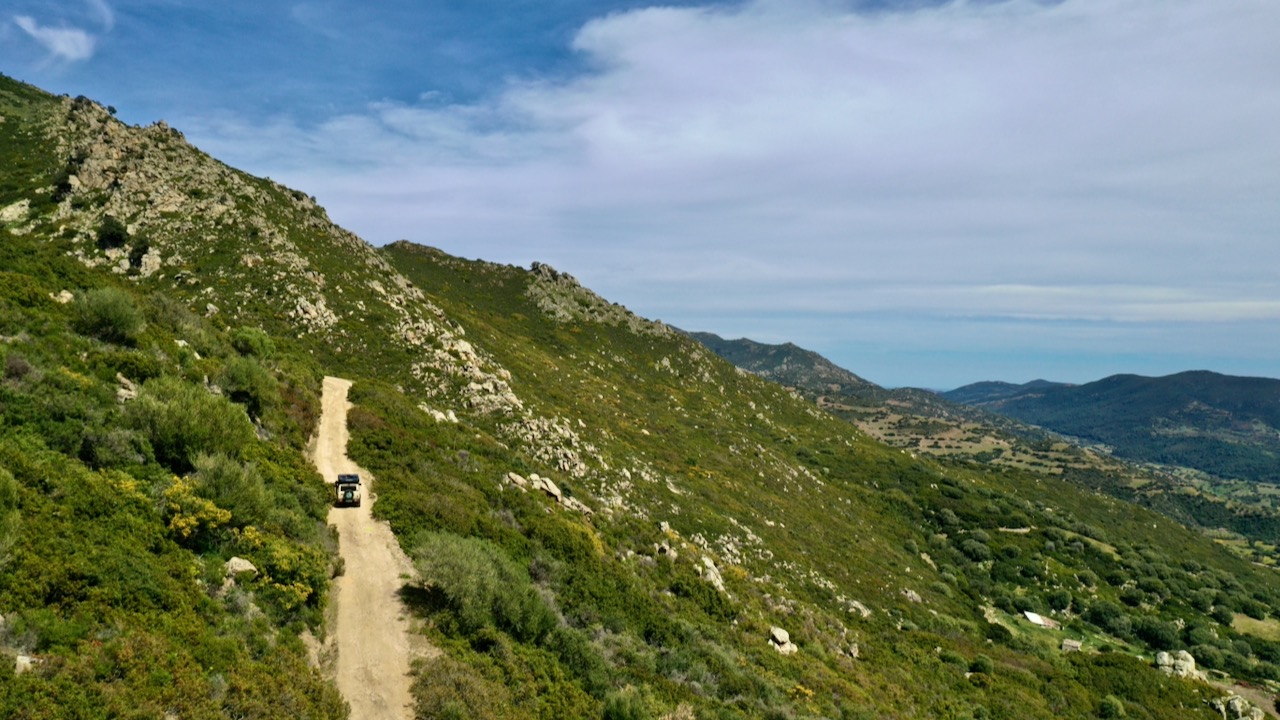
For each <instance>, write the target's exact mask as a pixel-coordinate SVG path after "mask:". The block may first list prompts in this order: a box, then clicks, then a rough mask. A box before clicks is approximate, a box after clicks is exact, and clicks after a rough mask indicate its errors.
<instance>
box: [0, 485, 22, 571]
mask: <svg viewBox="0 0 1280 720" xmlns="http://www.w3.org/2000/svg"><path fill="white" fill-rule="evenodd" d="M17 534H18V482H17V481H16V480H14V478H13V473H11V472H9V471H8V470H6V469H4V468H2V467H0V567H4V563H5V560H6V559H7V555H8V552H9V548H11V547H13V543H14V542H15V541H16V540H17V539H18V538H17Z"/></svg>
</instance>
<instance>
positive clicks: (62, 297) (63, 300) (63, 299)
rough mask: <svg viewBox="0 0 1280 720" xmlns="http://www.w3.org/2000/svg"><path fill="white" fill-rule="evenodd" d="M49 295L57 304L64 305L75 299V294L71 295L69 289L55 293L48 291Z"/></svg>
mask: <svg viewBox="0 0 1280 720" xmlns="http://www.w3.org/2000/svg"><path fill="white" fill-rule="evenodd" d="M49 297H50V298H52V299H53V301H54V302H56V303H58V304H59V305H66V304H67V303H69V302H71V301H72V300H75V299H76V296H75V295H72V294H71V291H70V290H63V291H62V292H60V293H58V294H57V295H54V294H53V293H49Z"/></svg>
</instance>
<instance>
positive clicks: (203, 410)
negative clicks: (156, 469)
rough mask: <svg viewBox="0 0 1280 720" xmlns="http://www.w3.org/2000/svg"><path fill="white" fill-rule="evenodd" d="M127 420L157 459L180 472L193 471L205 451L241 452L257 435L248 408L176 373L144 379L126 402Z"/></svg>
mask: <svg viewBox="0 0 1280 720" xmlns="http://www.w3.org/2000/svg"><path fill="white" fill-rule="evenodd" d="M125 422H126V424H127V425H128V426H129V427H132V428H134V429H136V430H138V431H140V432H142V433H143V435H144V436H146V438H147V439H148V440H149V441H150V443H151V447H152V448H153V449H154V450H155V454H156V459H157V460H159V461H160V462H162V463H164V464H165V465H167V466H169V468H170V469H172V470H173V471H174V472H178V473H185V472H188V471H190V470H191V469H192V468H193V467H194V463H195V459H196V458H197V457H199V456H200V455H202V454H213V453H221V454H224V455H228V456H230V457H238V456H239V455H240V451H241V448H242V447H243V446H244V445H246V444H248V443H249V442H252V441H253V439H254V430H253V424H252V423H251V422H249V416H248V415H246V414H245V412H244V408H242V407H240V406H238V405H236V404H234V403H232V402H230V401H228V400H227V399H226V398H222V397H218V396H217V395H212V394H210V393H209V392H208V391H207V390H205V389H204V388H202V387H200V386H199V385H192V384H189V383H184V382H182V381H181V380H178V379H176V378H172V377H162V378H156V379H154V380H148V381H147V382H146V383H144V384H143V386H142V389H141V390H140V391H139V393H138V398H137V399H136V400H134V401H133V402H131V403H129V404H128V405H127V406H126V407H125Z"/></svg>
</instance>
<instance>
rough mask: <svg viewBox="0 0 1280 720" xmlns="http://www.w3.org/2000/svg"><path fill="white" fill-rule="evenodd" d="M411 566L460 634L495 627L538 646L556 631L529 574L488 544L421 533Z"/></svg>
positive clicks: (481, 541) (546, 607)
mask: <svg viewBox="0 0 1280 720" xmlns="http://www.w3.org/2000/svg"><path fill="white" fill-rule="evenodd" d="M413 558H414V563H415V564H416V565H417V567H418V571H419V573H420V574H421V576H422V577H424V578H428V579H429V580H428V582H429V583H430V585H429V588H428V590H429V591H430V590H434V591H437V592H439V593H441V594H442V595H443V596H444V599H445V600H446V602H447V605H448V607H449V609H450V610H451V611H452V612H453V615H454V617H456V618H457V620H458V622H459V625H460V626H461V627H460V629H461V630H462V631H463V632H465V633H473V632H476V631H478V630H481V629H483V628H486V627H495V628H498V629H500V630H502V631H504V632H507V633H509V634H510V635H511V636H512V637H515V638H516V639H518V640H521V641H525V642H537V641H539V640H541V639H542V638H543V637H544V636H546V634H547V633H548V632H550V631H551V629H552V628H553V627H555V625H556V616H555V613H554V612H553V611H552V609H551V607H550V606H549V605H548V604H547V601H546V600H544V599H543V598H542V596H541V595H539V594H538V592H537V591H536V590H535V589H534V587H533V585H532V584H531V583H530V581H529V573H528V571H527V570H525V568H523V567H521V566H520V565H518V564H516V563H515V561H513V560H511V558H509V557H508V556H507V555H506V554H505V553H503V552H502V550H501V549H500V548H499V547H498V546H496V545H494V544H493V543H491V542H489V541H487V540H482V539H480V538H463V537H459V536H457V535H453V534H450V533H425V534H423V535H422V536H421V537H420V538H419V539H418V541H417V543H416V545H415V547H414V552H413Z"/></svg>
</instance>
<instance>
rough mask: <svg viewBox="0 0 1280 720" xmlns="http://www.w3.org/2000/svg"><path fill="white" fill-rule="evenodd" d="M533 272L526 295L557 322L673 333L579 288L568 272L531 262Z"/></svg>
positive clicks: (638, 331) (643, 332)
mask: <svg viewBox="0 0 1280 720" xmlns="http://www.w3.org/2000/svg"><path fill="white" fill-rule="evenodd" d="M530 272H531V273H532V274H533V278H532V280H531V281H530V282H529V286H528V288H527V289H526V290H525V295H526V296H528V297H529V299H530V300H533V302H534V304H536V305H537V306H538V309H540V310H542V311H543V312H544V313H546V314H547V316H548V317H550V318H551V319H552V320H555V321H556V322H560V323H567V322H594V323H600V324H603V325H616V326H622V327H626V328H628V329H629V330H631V331H632V332H634V333H637V334H640V335H657V336H669V335H673V334H675V331H674V330H672V329H671V327H670V326H668V325H666V324H665V323H662V322H655V321H652V320H645V319H644V318H641V317H639V316H637V315H635V314H634V313H632V312H631V311H630V310H628V309H626V308H625V307H622V306H621V305H617V304H615V303H611V302H609V301H608V300H605V299H604V298H602V297H600V296H599V295H596V294H595V293H593V292H591V291H590V290H588V289H586V288H584V287H582V285H581V284H579V283H578V281H577V280H575V279H574V277H573V276H572V275H570V274H568V273H563V272H559V271H558V270H556V269H555V268H553V267H551V266H550V265H544V264H543V263H537V262H536V263H533V265H532V266H531V268H530Z"/></svg>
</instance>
